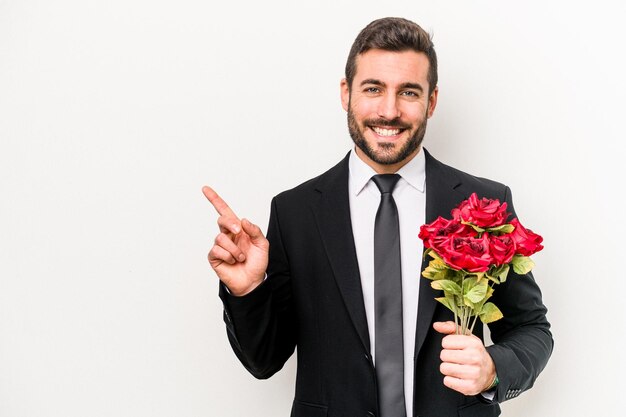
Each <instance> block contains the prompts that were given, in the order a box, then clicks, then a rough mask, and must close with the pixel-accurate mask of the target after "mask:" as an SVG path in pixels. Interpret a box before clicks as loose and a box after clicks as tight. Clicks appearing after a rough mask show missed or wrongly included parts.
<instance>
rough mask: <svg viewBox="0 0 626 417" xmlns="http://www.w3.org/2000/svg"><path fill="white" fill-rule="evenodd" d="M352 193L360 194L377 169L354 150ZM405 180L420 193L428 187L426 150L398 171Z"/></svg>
mask: <svg viewBox="0 0 626 417" xmlns="http://www.w3.org/2000/svg"><path fill="white" fill-rule="evenodd" d="M348 164H349V168H350V193H351V194H352V195H359V194H360V193H361V191H363V189H364V188H365V186H366V185H367V183H368V182H369V180H370V179H371V178H372V176H373V175H376V171H374V170H373V169H372V167H370V166H369V165H367V164H366V163H365V162H363V161H362V160H361V158H359V157H358V156H357V154H356V152H355V150H354V148H353V149H352V151H351V152H350V161H349V163H348ZM397 174H399V175H400V176H401V177H402V179H403V180H404V181H406V182H407V183H408V184H409V185H410V186H411V187H413V188H415V189H416V190H417V191H419V192H420V193H423V192H424V191H425V189H426V158H425V157H424V150H423V149H420V151H419V152H418V153H417V155H415V157H414V158H413V159H411V160H410V161H409V162H408V163H407V164H406V165H404V166H403V167H402V168H400V170H399V171H398V172H397Z"/></svg>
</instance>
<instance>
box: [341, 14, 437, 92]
mask: <svg viewBox="0 0 626 417" xmlns="http://www.w3.org/2000/svg"><path fill="white" fill-rule="evenodd" d="M370 49H382V50H384V51H394V52H402V51H407V50H413V51H415V52H423V53H425V54H426V57H427V58H428V64H429V66H428V84H429V91H428V93H429V94H430V93H432V92H433V90H434V89H435V87H436V86H437V54H436V53H435V47H434V45H433V42H432V38H431V36H430V35H429V34H428V33H427V32H426V31H425V30H424V29H422V28H421V27H420V26H419V25H418V24H417V23H414V22H411V21H410V20H407V19H403V18H401V17H385V18H382V19H378V20H374V21H373V22H372V23H370V24H369V25H367V26H366V27H365V28H364V29H363V30H361V32H360V33H359V35H358V36H357V37H356V39H355V40H354V43H353V44H352V48H350V54H349V55H348V61H347V62H346V80H347V81H348V87H349V88H351V87H352V80H353V79H354V75H355V73H356V58H357V56H359V55H360V54H363V53H365V52H367V51H369V50H370Z"/></svg>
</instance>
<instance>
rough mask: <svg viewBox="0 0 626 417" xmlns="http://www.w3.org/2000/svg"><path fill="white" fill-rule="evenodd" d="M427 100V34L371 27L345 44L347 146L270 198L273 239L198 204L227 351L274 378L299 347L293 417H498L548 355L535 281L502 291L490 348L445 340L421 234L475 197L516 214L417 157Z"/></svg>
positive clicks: (513, 282)
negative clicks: (212, 225)
mask: <svg viewBox="0 0 626 417" xmlns="http://www.w3.org/2000/svg"><path fill="white" fill-rule="evenodd" d="M437 93H438V90H437V58H436V54H435V51H434V48H433V44H432V42H431V39H430V37H429V36H428V34H426V33H425V32H424V31H423V30H422V29H421V28H420V27H419V26H418V25H416V24H415V23H413V22H410V21H408V20H405V19H399V18H385V19H380V20H376V21H374V22H372V23H370V24H369V25H368V26H367V27H366V28H365V29H363V30H362V31H361V33H360V34H359V35H358V37H357V39H356V40H355V42H354V44H353V46H352V49H351V51H350V54H349V57H348V61H347V65H346V78H345V79H343V80H342V82H341V98H342V104H343V107H344V109H345V110H346V111H347V113H348V126H349V131H350V135H351V137H352V139H353V141H354V143H355V145H356V146H355V148H354V149H353V150H352V151H351V152H350V153H349V154H348V155H347V156H346V157H345V158H344V159H343V160H342V161H341V162H340V163H339V164H338V165H336V166H335V167H333V168H331V169H330V170H329V171H327V172H326V173H324V174H322V175H320V176H319V177H317V178H314V179H312V180H310V181H308V182H306V183H304V184H302V185H300V186H298V187H296V188H294V189H292V190H289V191H286V192H284V193H282V194H280V195H278V196H277V197H275V198H274V199H273V201H272V210H271V216H270V224H269V228H268V233H267V239H266V238H265V237H264V236H263V234H262V232H261V230H260V229H259V227H258V226H256V225H254V224H252V223H251V222H249V221H248V220H245V219H243V220H240V219H239V218H238V217H237V216H236V214H235V213H234V212H233V211H232V210H231V209H230V208H229V207H228V205H227V204H226V203H225V202H224V201H223V200H222V199H221V198H220V197H219V196H218V195H217V194H216V193H215V192H214V191H213V190H212V189H210V188H209V187H205V188H204V189H203V191H204V194H205V195H206V197H207V198H208V199H209V201H210V202H211V203H212V204H213V206H214V207H215V209H216V210H217V211H218V213H219V214H220V217H219V219H218V225H219V228H220V234H219V235H218V236H217V237H216V239H215V245H214V246H213V247H212V248H211V250H210V252H209V262H210V264H211V266H212V268H213V269H214V270H215V272H216V273H217V275H218V277H219V279H220V280H221V286H220V297H221V298H222V300H223V302H224V320H225V322H226V327H227V330H228V337H229V340H230V343H231V345H232V347H233V350H234V351H235V354H236V355H237V357H238V358H239V360H240V361H241V362H242V364H243V365H244V366H245V367H246V368H247V369H248V370H249V371H250V372H251V373H252V374H253V375H254V376H255V377H257V378H268V377H270V376H272V375H273V374H274V373H275V372H277V371H278V370H280V369H281V367H282V366H283V364H284V363H285V361H286V360H287V359H288V358H289V357H290V356H291V354H292V353H293V351H294V348H295V347H296V346H297V348H298V370H297V380H296V393H295V400H294V403H293V407H292V414H291V415H292V416H294V417H302V416H307V417H308V416H314V417H315V416H329V417H330V416H345V417H354V416H382V417H403V416H409V417H411V416H496V415H499V414H500V408H499V406H498V403H499V402H502V401H504V400H507V399H510V398H513V397H515V396H517V395H519V393H521V392H523V391H524V390H526V389H528V388H530V387H531V386H532V385H533V383H534V381H535V379H536V377H537V376H538V374H539V373H540V372H541V370H542V369H543V368H544V366H545V365H546V362H547V360H548V358H549V356H550V354H551V351H552V344H553V342H552V336H551V334H550V331H549V328H550V325H549V323H548V321H547V320H546V317H545V313H546V308H545V307H544V305H543V303H542V300H541V293H540V291H539V288H538V287H537V285H536V283H535V281H534V279H533V278H532V276H531V275H530V274H528V275H524V276H513V275H515V274H514V273H511V276H510V277H509V279H508V280H507V281H506V282H505V283H503V284H501V285H499V286H498V287H497V289H496V291H495V293H494V296H493V301H494V302H495V304H496V305H498V306H499V308H500V309H501V310H502V312H503V313H504V318H503V319H501V320H499V321H496V322H494V323H492V325H491V326H490V329H491V337H492V340H493V341H494V345H492V346H489V347H488V348H485V346H484V343H483V341H482V334H483V331H482V327H481V326H477V329H476V330H475V332H474V335H454V334H453V333H454V323H453V322H452V321H451V320H453V318H452V315H451V313H450V312H449V311H448V310H447V309H445V308H444V307H443V306H441V305H437V303H436V302H435V300H434V298H435V297H437V296H438V295H437V292H436V291H434V290H432V289H431V288H430V285H429V282H428V281H427V280H425V279H423V278H420V275H419V273H418V271H420V269H422V270H423V268H424V267H425V265H426V263H427V260H422V258H421V255H420V254H421V253H422V252H423V247H422V245H421V242H420V241H419V239H418V237H417V235H418V230H419V226H420V225H421V224H424V223H427V222H431V221H433V220H434V219H435V218H436V217H437V216H439V215H441V216H445V217H448V216H449V214H450V211H451V209H453V208H454V207H456V206H457V205H458V204H459V203H460V202H461V201H462V200H464V199H466V198H467V197H469V195H470V194H471V193H473V192H476V193H477V194H478V195H479V196H481V197H488V198H498V199H499V200H500V201H506V202H507V204H508V207H509V209H510V210H513V205H512V201H511V194H510V190H509V189H508V187H506V186H504V185H501V184H499V183H496V182H493V181H490V180H486V179H481V178H477V177H473V176H470V175H468V174H465V173H463V172H461V171H458V170H456V169H454V168H451V167H448V166H446V165H444V164H442V163H440V162H438V161H437V160H435V159H434V158H433V157H432V156H431V155H430V154H429V153H428V152H426V150H425V149H423V148H422V147H421V142H422V139H423V137H424V133H425V131H426V123H427V120H428V118H430V117H431V116H432V114H433V112H434V110H435V107H436V105H437ZM381 174H382V175H381ZM389 174H398V175H389ZM385 182H389V183H390V184H391V185H389V187H388V188H385V187H387V185H385V184H383V183H385ZM389 219H392V220H389ZM379 221H380V222H381V223H379ZM383 221H385V222H387V223H384V226H382V224H383V223H382V222H383ZM379 225H381V226H379ZM398 239H399V240H398ZM381 242H384V243H381ZM385 268H386V269H385ZM381 271H383V272H384V273H383V272H381ZM396 276H397V282H396V281H394V280H395V278H393V279H392V277H396ZM392 281H393V282H392ZM389 285H392V288H393V289H392V290H389ZM384 297H386V299H384ZM389 317H393V319H392V320H389ZM381 323H382V324H381Z"/></svg>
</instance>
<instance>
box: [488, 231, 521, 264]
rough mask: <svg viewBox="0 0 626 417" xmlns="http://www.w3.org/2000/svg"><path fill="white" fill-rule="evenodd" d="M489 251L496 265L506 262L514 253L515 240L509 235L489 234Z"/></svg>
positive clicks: (509, 260)
mask: <svg viewBox="0 0 626 417" xmlns="http://www.w3.org/2000/svg"><path fill="white" fill-rule="evenodd" d="M489 251H490V252H491V256H492V257H493V260H494V262H495V264H496V265H497V266H500V265H504V264H508V263H509V262H511V259H513V255H515V242H514V241H513V239H511V237H510V236H509V235H503V236H489Z"/></svg>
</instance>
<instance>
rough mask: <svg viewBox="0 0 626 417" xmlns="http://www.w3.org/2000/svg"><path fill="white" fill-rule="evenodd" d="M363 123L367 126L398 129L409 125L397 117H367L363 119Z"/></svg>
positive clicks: (406, 127) (408, 127)
mask: <svg viewBox="0 0 626 417" xmlns="http://www.w3.org/2000/svg"><path fill="white" fill-rule="evenodd" d="M363 124H364V125H365V126H368V127H372V126H379V127H395V128H398V129H410V128H411V125H410V124H408V123H405V122H403V121H401V120H400V119H399V118H396V119H392V120H387V119H367V120H364V121H363Z"/></svg>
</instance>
